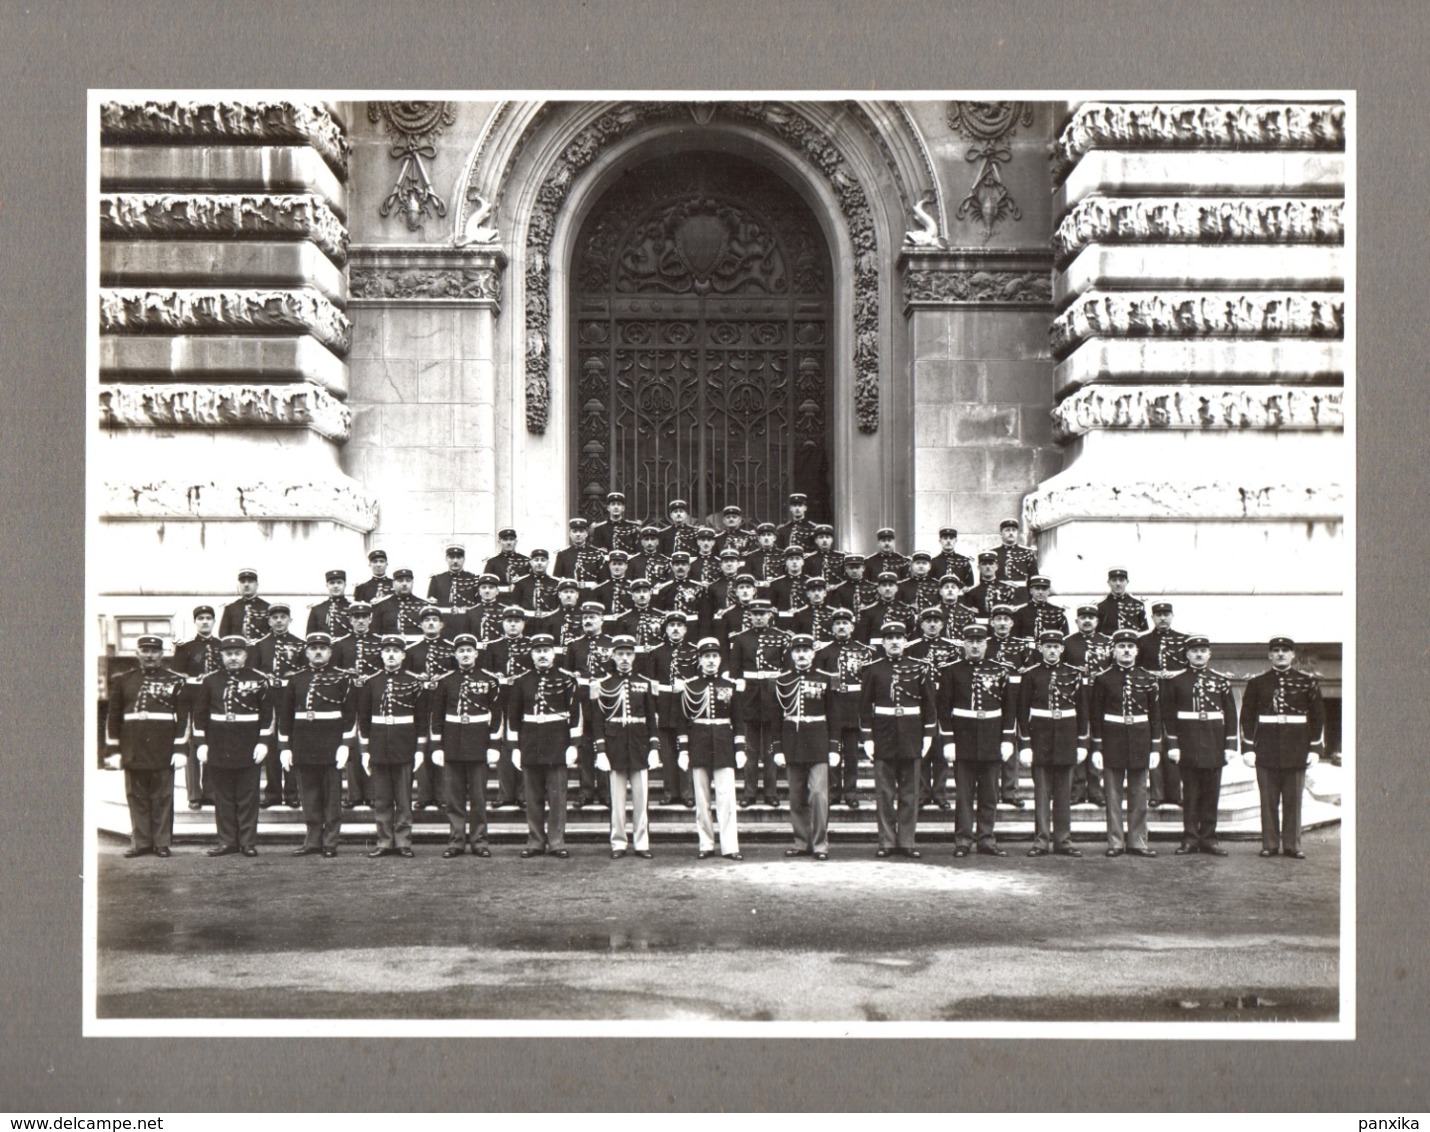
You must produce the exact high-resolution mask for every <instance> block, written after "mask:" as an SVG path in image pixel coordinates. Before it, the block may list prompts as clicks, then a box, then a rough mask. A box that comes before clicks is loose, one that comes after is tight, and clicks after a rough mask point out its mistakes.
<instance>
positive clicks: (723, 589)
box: [705, 547, 759, 624]
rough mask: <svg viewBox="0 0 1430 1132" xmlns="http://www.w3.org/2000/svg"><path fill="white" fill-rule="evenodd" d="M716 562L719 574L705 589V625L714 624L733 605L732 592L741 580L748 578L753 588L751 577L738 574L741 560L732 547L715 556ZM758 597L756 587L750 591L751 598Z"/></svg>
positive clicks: (752, 578)
mask: <svg viewBox="0 0 1430 1132" xmlns="http://www.w3.org/2000/svg"><path fill="white" fill-rule="evenodd" d="M717 560H718V561H719V563H720V573H719V574H717V575H716V576H715V580H714V581H712V582H711V583H710V584H709V585H708V586H707V587H706V588H705V609H706V613H707V615H708V616H709V618H710V621H709V622H707V624H714V623H715V622H716V621H717V620H718V619H719V618H721V617H723V616H724V614H725V611H726V610H728V609H729V608H730V607H731V606H733V605H734V604H735V602H736V597H735V595H734V594H733V593H732V591H733V590H734V589H735V588H736V584H737V583H738V582H739V581H740V579H741V578H748V579H749V582H750V585H751V586H755V579H754V577H753V576H752V575H750V574H742V573H741V572H740V562H741V561H742V560H741V557H740V552H739V551H738V550H736V549H735V548H734V547H726V548H725V549H724V550H722V551H721V552H720V553H719V555H717ZM758 596H759V593H758V587H757V586H756V587H755V590H754V591H752V597H758Z"/></svg>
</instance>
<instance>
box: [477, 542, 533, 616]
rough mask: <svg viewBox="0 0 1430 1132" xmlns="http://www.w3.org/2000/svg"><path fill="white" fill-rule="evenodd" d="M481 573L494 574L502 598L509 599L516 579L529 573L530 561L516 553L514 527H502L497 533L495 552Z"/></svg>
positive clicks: (523, 555)
mask: <svg viewBox="0 0 1430 1132" xmlns="http://www.w3.org/2000/svg"><path fill="white" fill-rule="evenodd" d="M482 573H483V574H495V575H496V576H497V577H498V578H500V579H501V594H502V596H503V597H510V596H511V595H512V592H513V590H514V589H515V587H516V583H517V581H518V579H520V578H524V577H525V576H526V575H527V574H530V573H531V559H530V558H528V557H527V556H526V555H525V554H520V553H518V552H517V549H516V528H515V527H503V528H502V529H501V530H499V531H497V552H496V554H494V555H493V556H492V557H491V558H488V559H487V564H486V565H485V566H483V567H482ZM518 604H520V603H518Z"/></svg>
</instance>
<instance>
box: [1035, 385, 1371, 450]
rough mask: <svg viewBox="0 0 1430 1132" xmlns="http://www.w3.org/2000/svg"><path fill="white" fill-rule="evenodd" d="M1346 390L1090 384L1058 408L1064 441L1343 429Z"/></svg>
mask: <svg viewBox="0 0 1430 1132" xmlns="http://www.w3.org/2000/svg"><path fill="white" fill-rule="evenodd" d="M1342 397H1343V392H1342V390H1340V389H1327V388H1317V387H1309V388H1307V387H1300V388H1298V387H1295V386H1285V385H1273V386H1259V387H1257V386H1253V387H1245V386H1220V387H1216V386H1204V385H1197V386H1187V387H1181V388H1177V387H1168V386H1150V387H1145V388H1138V387H1132V388H1129V387H1126V386H1117V387H1107V386H1088V387H1085V388H1083V389H1079V390H1077V391H1076V392H1075V393H1072V394H1070V395H1069V396H1068V397H1065V398H1064V399H1063V400H1062V401H1061V402H1060V403H1059V404H1058V405H1057V407H1056V408H1054V409H1053V412H1052V418H1053V428H1054V431H1055V433H1056V435H1057V437H1058V438H1059V439H1060V440H1069V439H1071V438H1073V437H1076V436H1081V435H1083V434H1084V433H1087V432H1091V431H1092V430H1094V429H1339V428H1343V427H1344V426H1345V418H1344V414H1343V412H1342Z"/></svg>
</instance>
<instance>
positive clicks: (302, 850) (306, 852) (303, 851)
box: [288, 845, 322, 857]
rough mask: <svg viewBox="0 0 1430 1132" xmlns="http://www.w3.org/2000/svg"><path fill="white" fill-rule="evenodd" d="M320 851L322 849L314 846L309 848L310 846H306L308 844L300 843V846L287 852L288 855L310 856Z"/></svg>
mask: <svg viewBox="0 0 1430 1132" xmlns="http://www.w3.org/2000/svg"><path fill="white" fill-rule="evenodd" d="M320 852H322V850H321V849H318V848H317V847H316V846H314V847H313V848H311V849H310V848H308V846H306V845H300V846H298V848H296V849H294V850H293V852H291V853H289V854H288V856H290V857H310V856H312V855H313V854H314V853H320Z"/></svg>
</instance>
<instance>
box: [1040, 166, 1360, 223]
mask: <svg viewBox="0 0 1430 1132" xmlns="http://www.w3.org/2000/svg"><path fill="white" fill-rule="evenodd" d="M1345 187H1346V155H1345V154H1343V153H1325V152H1314V153H1310V152H1308V153H1295V152H1291V153H1287V152H1282V153H1257V152H1254V151H1251V150H1225V151H1222V152H1219V153H1169V152H1167V151H1165V150H1161V151H1157V152H1147V151H1138V150H1129V151H1121V150H1099V151H1097V152H1094V153H1089V154H1087V155H1086V156H1085V157H1083V159H1082V160H1081V161H1079V162H1078V163H1077V165H1076V166H1074V167H1073V168H1072V170H1071V171H1070V172H1069V173H1068V175H1067V179H1066V180H1065V181H1063V183H1062V184H1061V185H1059V186H1058V188H1057V190H1056V191H1055V192H1054V193H1053V198H1052V214H1053V216H1054V217H1059V216H1062V215H1064V214H1065V213H1067V212H1069V211H1070V210H1071V209H1072V207H1073V206H1074V205H1075V204H1076V203H1077V202H1078V201H1080V200H1085V199H1086V198H1088V197H1091V196H1121V195H1132V194H1134V193H1135V194H1142V193H1145V194H1147V195H1149V196H1181V195H1183V194H1193V193H1206V194H1214V195H1218V196H1224V195H1229V194H1236V195H1245V196H1277V195H1282V194H1284V195H1286V196H1303V195H1306V194H1324V195H1326V196H1331V195H1333V194H1334V195H1339V194H1341V193H1343V192H1344V191H1345Z"/></svg>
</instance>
